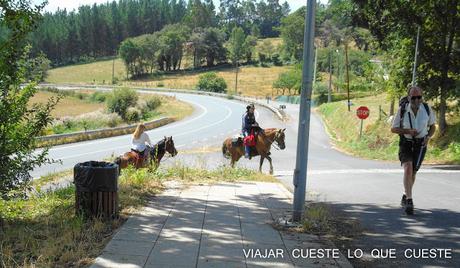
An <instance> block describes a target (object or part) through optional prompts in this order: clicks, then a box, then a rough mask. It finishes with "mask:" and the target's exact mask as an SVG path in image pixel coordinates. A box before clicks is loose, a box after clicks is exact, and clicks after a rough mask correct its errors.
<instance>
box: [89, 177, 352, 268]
mask: <svg viewBox="0 0 460 268" xmlns="http://www.w3.org/2000/svg"><path fill="white" fill-rule="evenodd" d="M291 198H292V195H291V194H290V193H289V192H288V191H287V190H286V189H285V188H283V186H282V185H281V184H276V183H262V182H248V183H219V184H214V185H205V186H200V185H196V186H191V187H188V188H182V187H181V186H177V185H176V186H175V187H169V188H168V189H167V190H166V191H165V192H163V193H162V194H161V195H159V196H158V197H156V198H155V199H154V200H152V201H151V202H150V203H149V204H148V205H147V206H146V207H145V208H144V209H143V211H142V212H140V213H139V214H137V215H134V216H132V217H130V218H129V219H128V221H127V222H126V223H125V224H124V225H123V226H122V227H121V228H120V229H119V231H118V232H117V234H115V236H114V237H113V239H112V241H110V243H109V244H108V245H107V246H106V247H105V249H104V251H103V253H102V255H101V256H99V257H98V258H97V259H96V262H95V264H94V265H92V266H91V268H99V267H117V268H122V267H123V268H124V267H177V268H182V267H294V266H299V267H352V266H351V265H350V263H349V262H348V260H347V259H346V258H345V257H344V256H343V255H342V254H340V257H339V258H332V257H330V258H326V257H325V258H302V257H300V258H295V257H293V255H292V254H291V253H292V250H294V249H297V253H299V252H300V249H302V250H305V249H312V248H315V249H331V248H334V246H333V245H331V244H327V242H325V241H321V240H320V239H319V238H318V237H317V236H314V235H308V234H297V233H288V232H286V231H281V232H280V231H278V230H276V229H274V228H273V227H272V224H273V223H274V220H276V219H278V218H279V217H282V216H283V215H284V216H285V215H290V212H289V211H290V210H291V207H292V205H291V204H292V200H291ZM270 249H272V251H270ZM266 250H269V251H267V252H266ZM266 253H268V255H267V256H265V254H266ZM270 253H272V254H270ZM245 254H246V255H248V257H247V258H245ZM298 255H299V254H297V256H298ZM264 257H265V258H264Z"/></svg>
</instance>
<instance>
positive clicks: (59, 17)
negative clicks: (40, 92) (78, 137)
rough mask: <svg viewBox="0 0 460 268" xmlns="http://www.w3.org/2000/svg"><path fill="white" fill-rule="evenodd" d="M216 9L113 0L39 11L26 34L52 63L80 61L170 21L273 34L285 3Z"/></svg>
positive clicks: (231, 3) (160, 0) (225, 1)
mask: <svg viewBox="0 0 460 268" xmlns="http://www.w3.org/2000/svg"><path fill="white" fill-rule="evenodd" d="M218 9H219V11H218V12H217V11H216V7H215V6H214V4H213V2H212V0H203V1H200V0H189V1H188V3H186V2H185V1H184V0H119V1H118V2H116V1H113V2H111V3H109V2H108V3H106V4H102V5H96V4H94V5H92V6H81V7H79V8H78V10H77V11H71V12H69V11H66V10H58V11H56V12H54V13H45V14H44V16H43V20H42V22H41V23H40V25H39V27H38V28H37V30H36V31H35V32H34V33H33V34H32V35H31V36H30V42H31V44H32V52H33V54H34V55H38V54H39V53H40V52H43V53H44V54H45V55H46V56H47V57H48V59H49V60H50V61H51V63H52V65H53V66H58V65H65V64H72V63H78V62H86V61H89V60H91V59H95V58H100V57H105V56H113V55H116V54H117V52H118V48H119V45H120V43H121V42H122V41H123V40H125V39H126V38H129V37H135V36H140V35H143V34H152V33H155V32H158V31H160V30H161V29H163V27H164V26H166V25H169V24H176V23H183V24H185V25H187V26H188V27H189V28H190V29H192V30H193V29H196V28H207V27H215V28H218V29H221V30H222V31H223V32H224V33H226V37H227V36H228V34H229V33H230V32H231V29H233V27H234V26H240V27H241V28H243V30H244V31H245V32H246V33H247V34H249V33H251V34H253V35H257V36H259V37H273V36H278V35H279V32H278V30H277V27H278V26H279V25H280V21H281V18H283V17H285V16H287V14H288V13H289V5H288V4H287V3H286V2H285V3H284V4H282V5H281V4H280V3H279V1H278V0H267V1H266V2H264V1H260V2H255V1H254V0H243V1H236V0H222V1H221V3H220V7H219V8H218ZM0 35H1V33H0Z"/></svg>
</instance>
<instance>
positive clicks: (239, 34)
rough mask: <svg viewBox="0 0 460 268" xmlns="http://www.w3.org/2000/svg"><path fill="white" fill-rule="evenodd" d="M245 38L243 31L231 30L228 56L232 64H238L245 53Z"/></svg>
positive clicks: (238, 29) (238, 28) (237, 28)
mask: <svg viewBox="0 0 460 268" xmlns="http://www.w3.org/2000/svg"><path fill="white" fill-rule="evenodd" d="M245 38H246V37H245V35H244V31H243V29H241V28H240V27H235V28H233V30H232V34H231V35H230V40H229V44H228V52H229V54H230V55H229V56H230V60H231V61H232V63H233V64H237V62H239V61H240V60H241V59H242V58H243V55H244V52H245V48H244V41H245Z"/></svg>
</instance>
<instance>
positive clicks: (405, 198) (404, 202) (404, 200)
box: [401, 194, 407, 207]
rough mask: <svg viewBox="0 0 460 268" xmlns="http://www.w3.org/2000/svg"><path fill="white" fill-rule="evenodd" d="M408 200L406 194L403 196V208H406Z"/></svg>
mask: <svg viewBox="0 0 460 268" xmlns="http://www.w3.org/2000/svg"><path fill="white" fill-rule="evenodd" d="M406 200H407V197H406V195H405V194H403V196H402V198H401V207H405V206H406V202H407V201H406Z"/></svg>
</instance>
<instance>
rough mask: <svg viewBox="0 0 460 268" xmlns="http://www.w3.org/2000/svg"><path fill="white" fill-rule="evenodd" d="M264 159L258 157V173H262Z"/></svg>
mask: <svg viewBox="0 0 460 268" xmlns="http://www.w3.org/2000/svg"><path fill="white" fill-rule="evenodd" d="M264 159H265V157H264V156H263V155H260V162H259V172H260V173H262V165H263V164H264Z"/></svg>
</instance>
